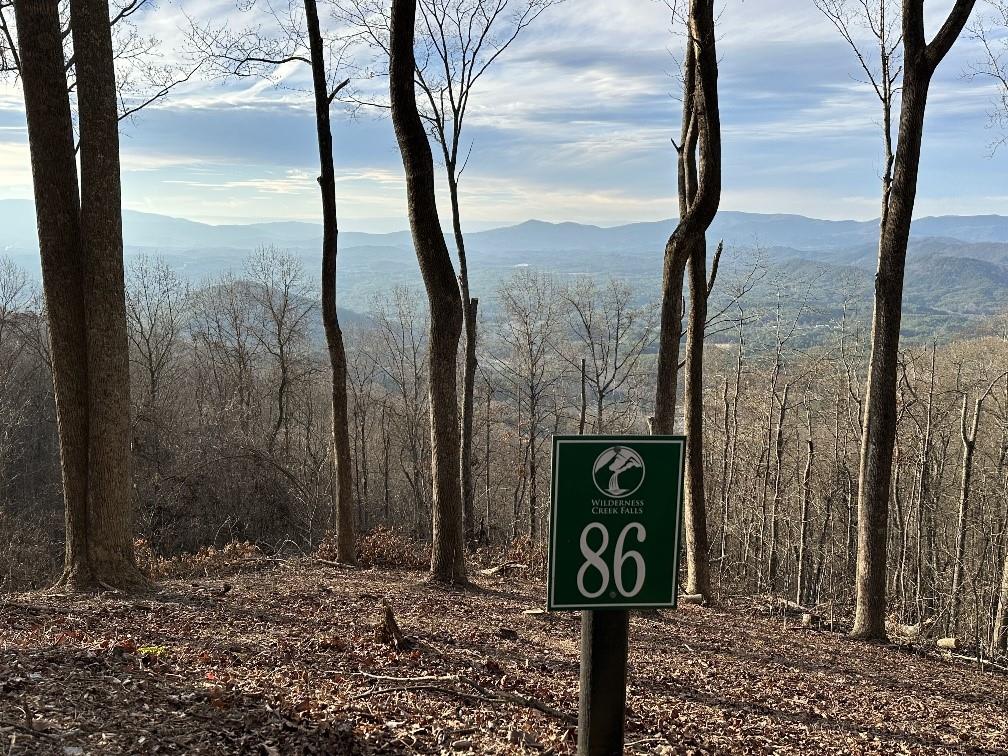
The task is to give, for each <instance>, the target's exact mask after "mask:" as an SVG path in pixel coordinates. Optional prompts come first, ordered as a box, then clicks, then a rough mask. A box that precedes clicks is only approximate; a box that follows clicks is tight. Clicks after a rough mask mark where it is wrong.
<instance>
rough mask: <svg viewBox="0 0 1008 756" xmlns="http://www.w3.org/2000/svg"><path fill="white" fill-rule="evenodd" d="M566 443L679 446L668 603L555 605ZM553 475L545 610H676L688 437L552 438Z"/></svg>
mask: <svg viewBox="0 0 1008 756" xmlns="http://www.w3.org/2000/svg"><path fill="white" fill-rule="evenodd" d="M566 443H593V444H594V443H603V444H606V443H611V444H614V445H615V444H624V445H627V446H633V445H636V444H679V446H680V451H679V476H678V485H677V486H676V494H675V498H674V499H673V501H672V502H671V503H672V506H674V507H675V508H676V512H677V514H676V517H675V554H674V557H673V560H674V561H673V564H674V565H675V567H674V569H673V570H672V597H671V599H670V601H669V603H649V604H633V603H625V602H624V603H617V604H597V603H591V604H556V603H554V601H553V586H554V584H555V582H556V581H555V577H554V571H555V569H556V522H557V492H558V488H559V480H558V467H559V465H558V464H557V459H558V453H559V449H560V445H561V444H566ZM550 467H551V471H550V475H551V478H552V483H551V487H550V528H549V572H548V575H547V581H546V609H547V611H551V612H552V611H557V610H561V611H565V610H581V611H584V610H592V609H655V608H666V609H675V608H676V607H677V606H678V605H679V561H680V559H681V558H682V553H681V552H682V537H683V533H682V530H683V488H684V487H685V471H686V436H603V435H600V436H571V435H554V436H553V459H552V460H551V465H550Z"/></svg>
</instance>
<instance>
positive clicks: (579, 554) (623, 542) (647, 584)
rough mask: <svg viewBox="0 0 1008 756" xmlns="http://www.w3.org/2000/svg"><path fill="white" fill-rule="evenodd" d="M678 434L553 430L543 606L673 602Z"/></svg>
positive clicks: (681, 446) (681, 443)
mask: <svg viewBox="0 0 1008 756" xmlns="http://www.w3.org/2000/svg"><path fill="white" fill-rule="evenodd" d="M685 448H686V439H685V438H684V437H683V436H554V437H553V501H552V512H551V514H552V516H551V518H550V544H549V548H550V551H549V585H548V589H547V590H548V597H547V606H548V608H549V609H550V610H554V609H607V608H608V609H616V608H618V609H632V608H643V607H661V606H664V607H674V606H675V605H676V594H677V592H678V565H679V541H680V527H681V523H682V500H683V462H684V457H685Z"/></svg>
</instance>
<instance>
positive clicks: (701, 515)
mask: <svg viewBox="0 0 1008 756" xmlns="http://www.w3.org/2000/svg"><path fill="white" fill-rule="evenodd" d="M689 291H690V315H689V325H688V329H687V332H686V380H685V397H684V404H685V411H686V418H685V419H686V423H685V424H686V481H685V483H686V485H685V512H684V513H683V519H684V520H685V522H684V525H685V528H684V529H685V533H686V569H687V582H686V592H687V593H690V594H694V595H702V596H704V597H705V598H706V599H707V600H710V598H711V583H710V555H709V553H708V543H707V501H706V491H705V487H704V460H703V450H704V445H703V349H704V327H705V325H706V323H707V245H706V243H705V240H704V237H703V236H702V235H701V237H700V240H699V242H698V244H697V245H696V246H695V247H694V248H693V250H692V252H691V253H690V260H689Z"/></svg>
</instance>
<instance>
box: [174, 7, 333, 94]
mask: <svg viewBox="0 0 1008 756" xmlns="http://www.w3.org/2000/svg"><path fill="white" fill-rule="evenodd" d="M238 9H239V10H240V11H242V12H246V13H252V12H253V11H258V12H259V13H260V14H261V15H265V16H266V18H267V19H268V21H269V23H268V24H266V25H264V24H263V23H260V22H258V21H256V22H254V23H250V24H249V25H248V26H245V27H239V28H235V27H234V26H233V25H232V24H229V23H219V24H214V23H200V22H198V21H197V20H196V19H194V18H189V19H188V21H189V28H188V29H187V30H186V47H187V53H188V55H189V57H190V58H191V59H192V60H193V61H195V62H196V63H197V64H198V65H201V66H203V68H204V69H205V71H206V72H207V73H208V74H209V75H211V76H216V77H220V78H238V79H246V78H253V79H262V80H265V81H270V82H273V83H274V84H277V85H279V84H280V82H281V80H282V77H283V72H284V67H285V66H289V65H292V64H294V65H305V66H309V67H310V66H311V65H312V58H311V50H310V43H309V39H308V33H307V27H306V23H305V12H304V7H303V6H302V5H301V4H300V3H298V2H297V0H289V2H288V3H287V4H285V5H284V4H279V5H274V4H273V3H272V2H268V1H267V0H259V2H257V1H256V0H251V2H242V3H239V4H238ZM323 43H324V54H325V57H326V58H327V60H326V61H325V71H326V78H327V80H328V82H327V92H326V96H327V97H328V101H329V103H330V104H331V103H332V102H333V101H334V100H336V98H337V97H338V96H339V93H340V92H341V91H343V90H344V89H345V88H346V87H347V86H348V85H349V83H350V81H349V79H342V80H340V79H337V78H335V72H336V71H337V70H338V69H340V68H342V66H343V60H344V56H345V53H346V46H347V44H348V42H347V40H345V39H344V38H342V37H340V36H338V35H336V34H332V33H330V34H328V35H325V36H324V38H323ZM285 86H289V85H287V84H285Z"/></svg>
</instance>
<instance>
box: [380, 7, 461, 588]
mask: <svg viewBox="0 0 1008 756" xmlns="http://www.w3.org/2000/svg"><path fill="white" fill-rule="evenodd" d="M415 22H416V0H393V2H392V12H391V32H390V37H389V39H390V53H391V54H390V62H389V93H390V103H391V108H392V123H393V125H394V127H395V132H396V139H397V140H398V142H399V151H400V153H401V154H402V160H403V167H404V169H405V171H406V196H407V204H408V206H409V218H410V229H411V231H412V235H413V246H414V247H415V248H416V254H417V260H418V262H419V264H420V272H421V273H422V275H423V280H424V286H425V288H426V289H427V299H428V303H429V306H430V337H429V356H428V359H429V364H430V378H429V380H430V418H431V477H432V479H433V494H434V501H433V523H432V526H433V534H432V535H433V547H432V549H431V578H432V579H433V580H435V581H438V582H446V583H466V582H467V579H466V570H465V554H464V538H463V530H462V486H461V481H460V480H459V470H460V460H459V449H460V432H459V416H458V415H459V413H458V394H457V391H456V386H457V380H456V372H457V366H456V360H457V356H458V344H459V338H460V337H461V335H462V320H463V315H462V299H461V297H460V295H459V285H458V281H457V280H456V279H455V271H454V269H453V267H452V262H451V258H450V257H449V255H448V248H447V247H446V246H445V241H444V236H443V235H442V232H441V223H440V220H439V219H438V211H437V203H436V202H435V195H434V161H433V159H432V157H431V151H430V144H429V143H428V141H427V132H426V130H425V128H424V125H423V121H421V120H420V114H419V112H418V111H417V105H416V91H415V86H414V70H415V61H414V57H413V39H414V27H415Z"/></svg>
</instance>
